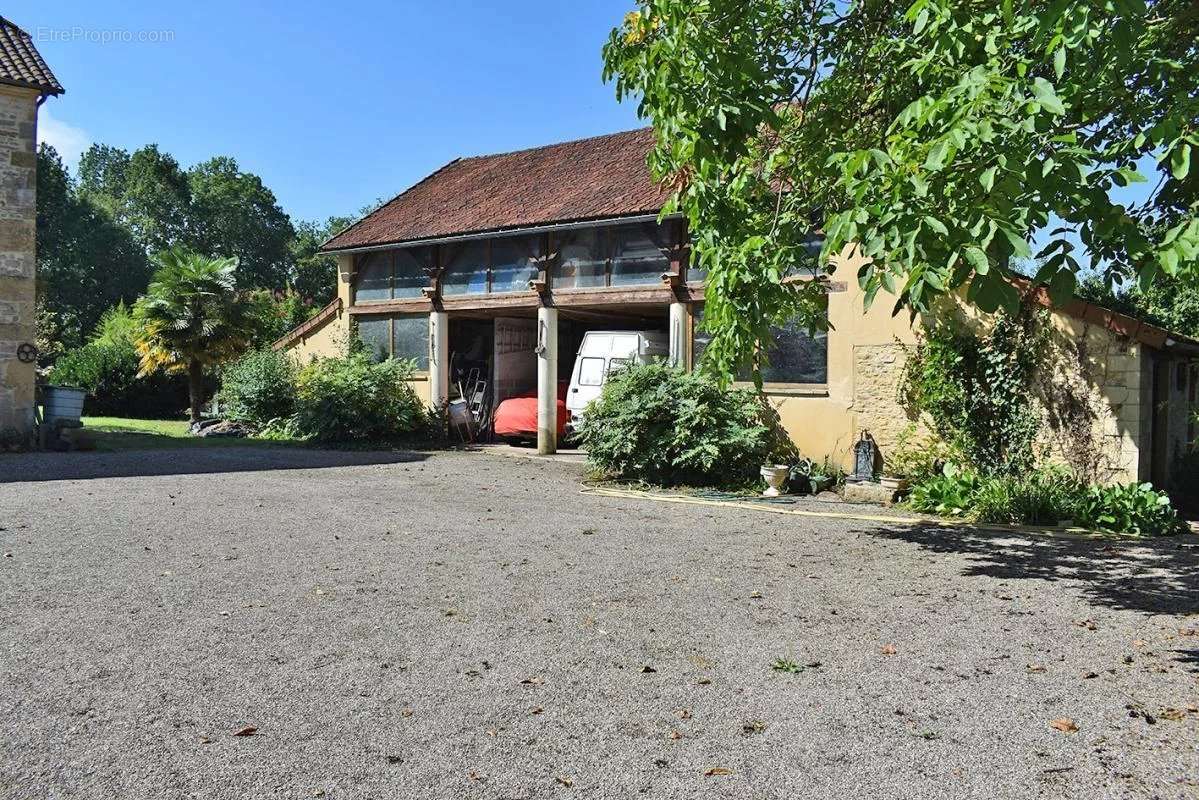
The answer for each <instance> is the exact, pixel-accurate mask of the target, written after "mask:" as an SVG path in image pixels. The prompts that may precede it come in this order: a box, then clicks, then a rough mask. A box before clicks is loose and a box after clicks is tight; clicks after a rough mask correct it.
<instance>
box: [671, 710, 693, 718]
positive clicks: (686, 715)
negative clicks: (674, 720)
mask: <svg viewBox="0 0 1199 800" xmlns="http://www.w3.org/2000/svg"><path fill="white" fill-rule="evenodd" d="M674 713H675V714H677V715H678V717H679V719H691V709H689V708H680V709H679V710H678V711H676V712H674Z"/></svg>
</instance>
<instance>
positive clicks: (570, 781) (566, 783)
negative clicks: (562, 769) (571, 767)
mask: <svg viewBox="0 0 1199 800" xmlns="http://www.w3.org/2000/svg"><path fill="white" fill-rule="evenodd" d="M554 780H556V781H557V782H558V783H560V784H562V785H563V786H565V787H566V788H567V789H569V788H570V787H572V786H574V785H575V782H574V779H573V778H562V777H558V778H554Z"/></svg>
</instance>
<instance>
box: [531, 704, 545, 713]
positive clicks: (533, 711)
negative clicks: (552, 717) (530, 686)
mask: <svg viewBox="0 0 1199 800" xmlns="http://www.w3.org/2000/svg"><path fill="white" fill-rule="evenodd" d="M542 711H545V709H544V708H542V707H541V706H534V707H533V710H532V711H530V712H529V713H530V714H540V713H541V712H542Z"/></svg>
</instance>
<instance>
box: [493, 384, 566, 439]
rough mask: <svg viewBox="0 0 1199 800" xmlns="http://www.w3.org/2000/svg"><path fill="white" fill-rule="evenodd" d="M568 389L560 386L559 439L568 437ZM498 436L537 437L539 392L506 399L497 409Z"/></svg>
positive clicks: (496, 424) (496, 430) (496, 427)
mask: <svg viewBox="0 0 1199 800" xmlns="http://www.w3.org/2000/svg"><path fill="white" fill-rule="evenodd" d="M565 396H566V391H565V388H564V387H562V386H559V387H558V439H559V440H562V439H564V438H565V437H566V423H567V422H569V421H570V412H569V411H567V410H566V400H565ZM493 425H494V426H495V435H496V436H508V437H511V438H521V439H524V438H536V437H537V393H536V392H532V393H528V394H522V395H517V396H516V397H509V398H508V399H507V400H504V401H503V402H502V403H500V404H499V406H498V407H497V408H496V410H495V420H494V422H493Z"/></svg>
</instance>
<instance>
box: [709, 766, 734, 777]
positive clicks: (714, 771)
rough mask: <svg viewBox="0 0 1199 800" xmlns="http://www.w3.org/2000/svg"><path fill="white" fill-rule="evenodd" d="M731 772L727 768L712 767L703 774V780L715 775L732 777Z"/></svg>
mask: <svg viewBox="0 0 1199 800" xmlns="http://www.w3.org/2000/svg"><path fill="white" fill-rule="evenodd" d="M732 774H733V771H732V770H731V769H729V768H728V767H712V768H711V769H708V770H706V771H705V772H704V777H705V778H711V777H713V776H715V775H732Z"/></svg>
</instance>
